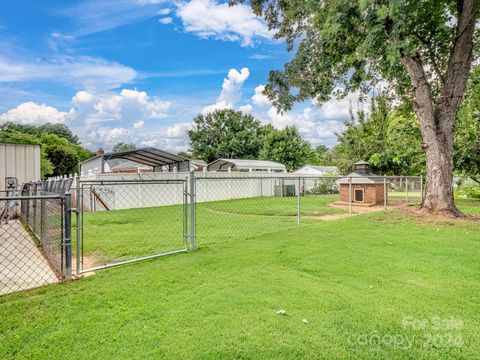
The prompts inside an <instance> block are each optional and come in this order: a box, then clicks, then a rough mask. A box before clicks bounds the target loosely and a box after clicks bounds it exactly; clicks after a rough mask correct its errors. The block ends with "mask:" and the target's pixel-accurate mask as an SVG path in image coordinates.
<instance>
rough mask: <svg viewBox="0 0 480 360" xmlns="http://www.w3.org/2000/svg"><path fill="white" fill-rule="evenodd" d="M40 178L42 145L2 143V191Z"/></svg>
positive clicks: (0, 187)
mask: <svg viewBox="0 0 480 360" xmlns="http://www.w3.org/2000/svg"><path fill="white" fill-rule="evenodd" d="M39 180H40V145H24V144H4V143H1V144H0V191H2V192H4V191H6V190H10V191H11V190H17V189H18V188H19V187H20V185H21V184H22V183H25V182H29V181H39Z"/></svg>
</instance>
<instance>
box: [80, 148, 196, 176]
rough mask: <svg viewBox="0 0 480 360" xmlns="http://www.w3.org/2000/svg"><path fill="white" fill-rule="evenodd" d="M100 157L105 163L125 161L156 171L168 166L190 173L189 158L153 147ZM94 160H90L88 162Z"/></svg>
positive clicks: (171, 168) (170, 168)
mask: <svg viewBox="0 0 480 360" xmlns="http://www.w3.org/2000/svg"><path fill="white" fill-rule="evenodd" d="M98 157H102V158H103V162H104V163H105V161H107V160H113V159H124V160H130V161H134V162H137V163H139V164H145V165H148V166H152V167H153V168H154V169H158V168H161V167H163V166H167V167H168V169H169V170H170V171H171V170H173V168H174V167H176V168H177V170H178V171H190V160H188V159H187V158H184V157H182V156H178V155H175V154H172V153H169V152H167V151H163V150H159V149H156V148H153V147H147V148H142V149H135V150H129V151H122V152H117V153H107V154H103V155H97V156H96V157H95V158H98ZM92 159H94V158H92ZM92 159H88V160H87V161H89V160H92Z"/></svg>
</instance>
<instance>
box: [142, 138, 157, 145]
mask: <svg viewBox="0 0 480 360" xmlns="http://www.w3.org/2000/svg"><path fill="white" fill-rule="evenodd" d="M140 144H142V145H143V146H148V147H155V146H157V144H158V140H156V139H150V140H144V141H142V142H141V143H140Z"/></svg>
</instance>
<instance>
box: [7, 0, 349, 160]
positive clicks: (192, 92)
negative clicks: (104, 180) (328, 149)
mask: <svg viewBox="0 0 480 360" xmlns="http://www.w3.org/2000/svg"><path fill="white" fill-rule="evenodd" d="M1 6H2V13H1V15H0V122H5V121H13V122H20V123H29V124H41V123H44V122H47V121H50V122H61V123H64V124H66V125H68V126H69V127H71V128H72V129H73V130H74V132H76V133H77V134H78V135H79V136H80V138H81V140H82V143H83V144H84V145H86V146H87V147H89V148H91V149H95V148H97V147H100V146H101V147H104V148H106V149H109V148H111V147H112V146H113V145H114V144H115V143H117V142H118V141H128V142H134V143H136V144H137V145H138V146H157V147H160V148H163V149H166V150H170V151H183V150H187V149H188V138H187V136H186V131H187V130H188V129H189V127H190V126H191V122H192V119H193V118H194V116H195V115H197V114H199V113H206V112H208V111H211V110H213V109H218V108H234V109H240V110H243V111H245V112H249V113H251V114H253V115H254V116H256V117H257V118H258V119H259V120H261V121H262V123H271V124H273V125H274V126H275V127H277V128H283V127H285V126H287V125H291V124H294V125H296V126H297V127H299V129H300V131H301V133H302V135H303V136H304V137H305V138H307V139H308V140H309V141H311V142H312V144H314V145H317V144H320V143H323V144H326V145H332V144H334V142H335V136H334V133H335V132H338V131H339V130H341V127H342V123H343V121H344V120H345V119H346V118H347V117H348V106H349V101H350V100H352V98H350V99H343V100H332V101H330V102H328V103H326V104H323V105H322V106H315V105H314V104H313V102H307V103H304V104H299V105H298V106H296V108H295V109H294V110H292V111H291V112H289V113H286V114H284V115H279V114H277V112H276V111H275V109H273V108H272V106H271V104H270V103H269V102H268V99H266V97H265V96H263V95H262V93H261V90H262V86H263V85H264V84H265V83H266V81H267V79H268V73H269V71H270V70H273V69H281V68H282V67H283V64H284V63H285V62H287V61H288V60H289V59H290V58H291V56H292V54H289V53H287V52H286V51H285V45H284V44H283V43H282V42H279V41H275V40H273V39H272V34H271V32H269V31H268V29H267V27H266V25H265V23H264V22H263V21H262V20H261V19H259V18H257V17H255V16H254V15H253V14H252V12H251V10H250V8H249V7H248V6H245V5H239V6H235V7H228V6H227V5H226V4H225V3H223V2H220V1H215V0H190V1H188V0H185V1H174V2H172V1H166V0H105V1H101V0H86V1H53V0H50V1H47V0H45V1H20V0H17V1H2V5H1Z"/></svg>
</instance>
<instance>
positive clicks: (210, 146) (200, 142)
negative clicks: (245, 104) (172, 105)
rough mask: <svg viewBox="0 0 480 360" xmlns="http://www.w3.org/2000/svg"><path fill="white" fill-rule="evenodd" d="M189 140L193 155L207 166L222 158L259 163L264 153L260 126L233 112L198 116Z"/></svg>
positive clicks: (216, 112)
mask: <svg viewBox="0 0 480 360" xmlns="http://www.w3.org/2000/svg"><path fill="white" fill-rule="evenodd" d="M188 136H189V138H190V147H191V151H192V155H193V156H194V157H196V158H200V159H203V160H205V161H206V162H212V161H214V160H216V159H219V158H225V159H234V158H241V159H242V158H243V159H256V158H257V157H258V154H259V152H260V149H261V138H260V137H261V126H260V122H259V121H258V120H256V119H255V118H254V117H253V116H251V115H248V114H244V113H242V112H241V111H234V110H231V109H225V110H217V111H214V112H210V113H208V114H206V115H198V116H196V117H195V119H194V120H193V128H192V129H191V130H189V131H188Z"/></svg>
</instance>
